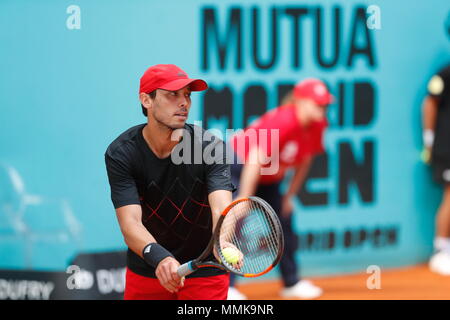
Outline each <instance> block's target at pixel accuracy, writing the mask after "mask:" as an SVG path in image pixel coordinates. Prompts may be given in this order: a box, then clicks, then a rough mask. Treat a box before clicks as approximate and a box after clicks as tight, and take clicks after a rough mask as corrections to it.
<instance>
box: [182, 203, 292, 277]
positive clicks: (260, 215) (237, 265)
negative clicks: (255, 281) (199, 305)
mask: <svg viewBox="0 0 450 320" xmlns="http://www.w3.org/2000/svg"><path fill="white" fill-rule="evenodd" d="M230 247H231V248H233V250H237V251H235V252H237V253H238V257H239V258H238V259H237V260H238V261H234V262H228V261H227V260H226V258H225V257H226V254H225V255H224V251H223V250H224V249H226V248H230ZM283 248H284V241H283V231H282V228H281V224H280V221H279V220H278V217H277V215H276V214H275V212H274V210H273V209H272V207H271V206H270V205H269V204H268V203H267V202H266V201H264V200H263V199H261V198H258V197H249V198H243V199H239V200H236V201H234V202H232V203H231V204H230V205H229V206H228V207H227V208H226V209H225V210H224V211H223V212H222V215H221V216H220V218H219V220H218V222H217V225H216V228H215V230H214V233H213V235H212V237H211V241H210V242H209V244H208V246H207V247H206V249H205V250H204V251H203V253H202V254H201V255H200V256H199V257H198V258H197V259H194V260H191V261H189V262H186V263H184V264H183V265H181V266H180V267H179V268H178V271H177V273H178V275H179V276H180V277H184V276H187V275H189V274H191V273H192V272H194V271H196V270H198V269H199V268H205V267H216V268H219V269H222V270H226V271H229V272H232V273H235V274H237V275H239V276H243V277H259V276H261V275H263V274H266V273H267V272H269V271H270V270H272V269H273V268H274V267H275V266H276V265H277V263H278V262H279V261H280V259H281V256H282V254H283ZM214 250H215V251H216V253H217V255H218V256H219V257H220V263H217V262H215V261H206V259H207V258H208V257H209V256H210V255H211V253H212V252H213V251H214ZM228 250H229V249H228Z"/></svg>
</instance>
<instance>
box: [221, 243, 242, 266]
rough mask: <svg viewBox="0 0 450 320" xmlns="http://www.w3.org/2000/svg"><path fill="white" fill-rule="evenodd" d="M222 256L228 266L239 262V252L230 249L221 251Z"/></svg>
mask: <svg viewBox="0 0 450 320" xmlns="http://www.w3.org/2000/svg"><path fill="white" fill-rule="evenodd" d="M222 255H223V257H224V258H225V261H226V262H228V263H230V264H236V263H238V261H239V251H238V250H236V249H235V248H232V247H227V248H224V249H222Z"/></svg>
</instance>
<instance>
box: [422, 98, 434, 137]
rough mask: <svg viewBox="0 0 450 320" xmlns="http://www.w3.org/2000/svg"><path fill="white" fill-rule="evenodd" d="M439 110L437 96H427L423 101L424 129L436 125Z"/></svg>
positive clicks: (432, 127)
mask: <svg viewBox="0 0 450 320" xmlns="http://www.w3.org/2000/svg"><path fill="white" fill-rule="evenodd" d="M437 112H438V105H437V101H436V98H432V97H430V96H427V97H426V98H425V100H424V101H423V107H422V124H423V129H424V130H433V131H434V128H435V125H436V117H437Z"/></svg>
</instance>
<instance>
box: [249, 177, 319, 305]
mask: <svg viewBox="0 0 450 320" xmlns="http://www.w3.org/2000/svg"><path fill="white" fill-rule="evenodd" d="M256 196H258V197H260V198H262V199H264V200H266V201H267V202H268V203H269V204H270V206H271V207H272V208H273V209H274V210H275V212H276V213H277V215H278V217H279V219H280V222H281V226H282V228H283V236H284V253H283V256H282V258H281V261H280V263H279V268H280V273H281V278H282V280H283V285H284V288H283V290H282V291H281V296H282V297H284V298H300V299H314V298H317V297H319V296H320V295H321V294H322V289H320V288H319V287H316V286H315V285H313V284H312V283H311V282H310V281H308V280H302V279H301V278H300V271H299V266H298V264H297V262H296V260H295V253H296V251H297V249H298V236H297V235H296V234H295V231H294V228H293V223H292V220H293V213H290V214H289V215H287V216H283V215H281V200H282V195H281V193H280V184H279V183H275V184H270V185H259V187H258V189H257V191H256Z"/></svg>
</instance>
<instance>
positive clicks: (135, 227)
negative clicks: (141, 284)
mask: <svg viewBox="0 0 450 320" xmlns="http://www.w3.org/2000/svg"><path fill="white" fill-rule="evenodd" d="M116 215H117V220H118V222H119V226H120V230H121V231H122V235H123V238H124V241H125V243H126V244H127V246H128V248H130V249H131V250H132V251H133V252H135V253H136V254H138V255H139V256H140V257H142V250H143V249H144V247H145V246H146V245H148V244H149V243H151V242H156V240H155V238H154V237H153V236H152V235H151V234H150V232H148V230H147V229H146V228H145V227H144V225H143V224H142V221H141V218H142V211H141V206H139V205H128V206H124V207H121V208H118V209H117V210H116Z"/></svg>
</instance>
